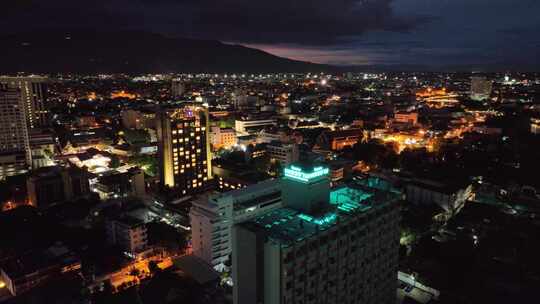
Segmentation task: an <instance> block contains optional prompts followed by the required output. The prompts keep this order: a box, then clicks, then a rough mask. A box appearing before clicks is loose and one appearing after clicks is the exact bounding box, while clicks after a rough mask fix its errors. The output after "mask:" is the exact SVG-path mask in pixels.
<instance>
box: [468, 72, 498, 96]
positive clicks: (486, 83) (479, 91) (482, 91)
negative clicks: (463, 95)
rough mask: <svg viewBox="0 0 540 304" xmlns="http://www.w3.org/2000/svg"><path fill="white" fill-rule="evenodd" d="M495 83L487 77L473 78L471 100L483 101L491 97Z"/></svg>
mask: <svg viewBox="0 0 540 304" xmlns="http://www.w3.org/2000/svg"><path fill="white" fill-rule="evenodd" d="M492 87H493V83H492V82H491V80H488V79H487V78H485V77H480V76H473V77H472V78H471V99H472V100H477V101H482V100H486V99H488V98H489V97H490V96H491V89H492Z"/></svg>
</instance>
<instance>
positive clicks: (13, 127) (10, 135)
mask: <svg viewBox="0 0 540 304" xmlns="http://www.w3.org/2000/svg"><path fill="white" fill-rule="evenodd" d="M23 108H24V104H23V103H22V99H21V92H20V90H19V89H17V88H12V87H7V86H0V179H4V178H5V177H6V176H12V175H17V174H21V173H24V172H26V171H27V170H28V167H29V165H30V164H31V163H32V154H31V149H30V139H29V135H28V128H27V126H26V118H25V112H24V110H23Z"/></svg>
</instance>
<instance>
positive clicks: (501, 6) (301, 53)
mask: <svg viewBox="0 0 540 304" xmlns="http://www.w3.org/2000/svg"><path fill="white" fill-rule="evenodd" d="M4 2H6V1H4ZM7 2H8V3H3V4H2V5H3V7H2V8H1V9H0V28H1V30H0V32H2V33H3V34H11V33H14V32H15V31H31V30H35V29H44V28H55V29H58V28H61V29H66V30H71V29H73V30H75V29H77V28H98V29H100V30H108V29H111V30H119V29H135V30H145V31H150V32H158V33H163V34H167V35H170V36H178V37H192V38H201V39H217V40H221V41H224V42H230V43H240V44H244V45H248V46H252V47H257V48H261V49H263V50H266V51H268V52H270V53H273V54H276V55H280V56H285V57H289V58H294V59H301V60H308V61H313V62H318V63H330V64H339V65H395V64H398V65H427V66H450V65H468V64H485V65H492V66H497V65H501V66H507V65H532V66H540V63H539V59H538V57H540V56H539V54H540V1H539V0H272V1H263V0H220V1H218V0H92V1H76V0H47V1H45V0H41V1H38V0H17V1H7ZM6 5H7V6H6Z"/></svg>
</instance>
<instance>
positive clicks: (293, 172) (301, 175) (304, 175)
mask: <svg viewBox="0 0 540 304" xmlns="http://www.w3.org/2000/svg"><path fill="white" fill-rule="evenodd" d="M328 172H329V170H328V168H324V167H315V168H313V171H312V172H304V171H303V170H302V169H301V168H298V167H296V166H290V167H289V168H285V176H286V177H289V178H292V179H295V180H299V181H303V182H309V181H310V180H313V179H315V178H318V177H321V176H323V175H327V174H328Z"/></svg>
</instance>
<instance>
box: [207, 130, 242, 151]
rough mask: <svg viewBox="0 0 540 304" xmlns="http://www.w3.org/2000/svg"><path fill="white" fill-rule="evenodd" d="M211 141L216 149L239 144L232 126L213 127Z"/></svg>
mask: <svg viewBox="0 0 540 304" xmlns="http://www.w3.org/2000/svg"><path fill="white" fill-rule="evenodd" d="M210 143H211V144H212V148H213V149H214V150H219V149H220V148H225V149H230V148H231V147H232V146H234V145H236V144H237V141H236V132H235V131H234V129H231V128H220V127H212V128H211V131H210Z"/></svg>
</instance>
